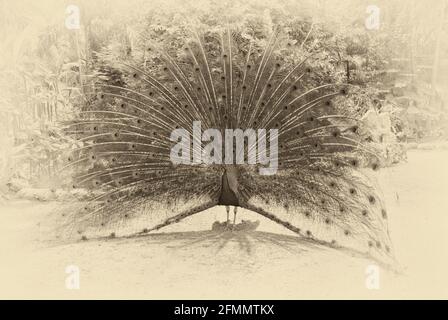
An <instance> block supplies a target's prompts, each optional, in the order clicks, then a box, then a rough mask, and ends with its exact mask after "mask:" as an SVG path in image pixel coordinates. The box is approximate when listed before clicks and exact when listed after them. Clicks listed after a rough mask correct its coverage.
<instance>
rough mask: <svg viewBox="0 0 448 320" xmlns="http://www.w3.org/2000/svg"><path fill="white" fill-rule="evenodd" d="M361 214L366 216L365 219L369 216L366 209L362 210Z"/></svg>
mask: <svg viewBox="0 0 448 320" xmlns="http://www.w3.org/2000/svg"><path fill="white" fill-rule="evenodd" d="M361 214H362V215H363V216H364V217H366V216H367V214H368V212H367V210H366V209H364V210H362V211H361Z"/></svg>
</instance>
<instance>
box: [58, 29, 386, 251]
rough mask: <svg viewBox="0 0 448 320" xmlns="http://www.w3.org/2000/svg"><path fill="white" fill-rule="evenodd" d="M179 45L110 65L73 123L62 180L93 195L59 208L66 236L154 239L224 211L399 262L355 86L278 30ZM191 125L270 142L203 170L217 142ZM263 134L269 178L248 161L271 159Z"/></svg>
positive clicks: (210, 35) (228, 32)
mask: <svg viewBox="0 0 448 320" xmlns="http://www.w3.org/2000/svg"><path fill="white" fill-rule="evenodd" d="M179 37H180V38H182V39H183V45H182V47H179V46H176V47H173V46H171V47H169V46H168V47H166V46H163V45H160V44H150V45H148V42H145V43H146V47H145V50H144V52H141V53H140V54H138V55H135V56H133V55H131V56H129V55H128V56H126V59H122V61H111V62H110V65H111V66H112V67H113V69H114V77H113V78H112V77H106V78H105V79H103V80H101V81H100V82H98V83H96V84H95V86H94V87H93V89H92V88H86V89H89V90H92V94H91V99H90V100H89V103H88V104H87V106H86V107H85V109H84V110H83V111H80V112H78V113H77V116H76V119H75V120H73V121H71V122H70V123H69V124H67V127H66V131H67V132H68V133H69V134H71V135H72V136H73V137H75V140H76V145H77V147H76V148H75V149H74V150H71V152H70V155H66V156H65V157H66V160H65V161H66V165H65V166H64V169H63V172H68V173H69V175H70V176H73V178H72V180H71V182H70V187H71V188H74V189H78V188H84V189H87V190H89V194H88V197H87V199H84V200H83V201H81V202H80V201H77V202H75V203H74V204H73V205H71V206H70V209H69V210H67V209H64V210H63V211H62V214H61V215H60V219H61V221H60V224H59V228H58V230H59V231H61V232H62V233H63V236H65V237H70V236H75V237H77V238H81V237H84V238H85V237H87V238H89V237H93V236H108V235H111V234H113V235H125V234H135V233H147V232H150V231H152V230H158V229H160V228H162V227H164V226H166V225H169V224H172V223H175V222H178V221H180V220H182V219H184V218H186V217H188V216H191V215H193V214H195V213H197V212H200V211H203V210H206V209H207V208H210V207H213V206H215V205H219V204H223V205H235V206H239V207H243V208H246V209H249V210H252V211H255V212H257V213H259V214H261V215H263V216H264V217H266V218H269V219H271V220H273V221H275V222H277V223H280V224H282V225H283V226H285V227H286V228H288V229H290V230H292V231H294V232H296V233H297V234H299V235H301V236H303V237H307V238H312V239H314V240H316V241H319V242H321V243H325V244H328V245H331V246H342V247H347V248H352V249H356V250H358V251H362V252H368V253H369V254H370V255H372V256H375V257H377V258H379V259H389V258H390V257H391V252H390V251H391V249H390V246H391V244H390V240H389V236H388V230H387V214H386V210H385V208H384V205H383V203H382V202H381V199H380V197H379V195H378V193H377V192H376V190H375V188H374V187H373V186H372V185H371V183H370V182H369V179H368V178H367V177H366V175H365V174H364V173H363V171H364V170H366V169H365V168H366V167H369V166H370V167H371V168H372V169H374V170H376V169H377V168H378V166H379V163H380V159H379V157H378V156H377V154H376V152H375V150H374V149H373V148H372V146H370V145H369V144H368V143H366V142H365V135H364V131H363V126H362V121H361V120H360V119H359V114H357V113H356V112H355V111H354V110H352V109H349V108H347V106H346V104H345V101H346V100H347V99H348V97H349V96H350V94H351V91H352V90H356V88H354V87H352V86H351V85H349V84H345V83H342V82H334V79H333V78H332V77H331V75H329V74H328V73H325V72H321V70H319V67H318V66H316V64H313V63H312V62H313V61H314V60H313V59H314V57H313V54H314V53H315V52H313V50H312V48H311V49H310V48H309V47H307V46H305V45H304V42H305V41H306V39H305V41H303V42H301V43H298V42H296V41H294V40H292V39H291V38H290V36H289V35H288V34H287V33H285V32H283V31H281V30H280V28H277V29H275V30H274V31H272V34H271V36H270V37H269V38H256V37H255V36H250V35H248V34H246V33H244V32H242V31H241V30H239V29H238V27H235V28H233V29H232V28H230V27H226V28H222V29H221V30H208V31H204V32H196V31H195V32H191V33H190V35H189V36H188V37H187V36H185V35H179ZM306 48H307V49H306ZM194 122H200V124H201V133H202V132H204V131H205V130H207V129H216V130H217V131H218V132H220V133H221V134H222V136H225V131H226V129H241V130H242V131H243V132H244V131H245V130H249V129H252V130H254V132H256V133H257V135H258V133H260V132H261V135H258V136H257V137H258V138H259V139H257V140H256V141H255V142H254V141H253V140H251V139H249V138H246V143H245V144H243V146H241V145H240V146H239V147H238V146H237V147H234V148H233V149H232V150H231V151H232V152H233V153H232V159H237V158H238V157H240V160H241V159H243V160H244V163H243V164H241V163H237V164H226V163H221V164H220V163H212V164H210V163H203V162H201V161H200V159H202V157H203V156H204V153H206V151H204V150H207V148H206V145H207V144H208V142H207V141H204V139H200V137H201V135H200V136H199V138H198V137H197V136H196V137H195V136H194V135H193V130H194V128H193V123H194ZM175 130H184V131H178V132H184V135H185V139H188V140H186V141H188V145H184V146H185V148H184V150H183V151H185V150H187V151H188V156H189V157H188V158H189V159H193V160H194V159H196V160H197V159H199V162H198V161H192V163H173V161H172V160H173V159H172V157H171V156H170V155H172V154H171V152H172V149H173V146H174V145H176V143H177V142H178V141H173V139H171V138H172V133H173V131H175ZM263 130H264V131H263ZM269 130H276V132H278V137H277V138H278V140H277V141H276V144H277V145H276V148H271V149H269V147H268V145H272V144H273V142H272V141H270V142H269V139H267V136H268V135H269V134H268V132H270V131H269ZM263 132H264V133H263ZM272 132H274V131H272ZM181 138H182V137H181ZM262 138H266V139H265V142H266V144H267V146H266V149H267V154H265V156H270V157H275V159H277V160H278V162H277V164H276V171H275V174H271V175H263V174H260V171H259V169H260V167H265V166H266V165H263V164H260V163H259V162H257V161H255V163H254V162H251V161H250V160H251V159H250V156H249V155H250V154H251V152H253V151H254V150H257V151H256V152H255V153H252V154H255V157H256V159H258V158H259V157H260V152H259V150H260V148H259V147H260V146H259V142H260V141H263V139H262ZM187 147H188V148H187ZM219 151H222V152H223V153H224V152H225V151H226V150H225V148H223V149H222V150H214V151H213V152H214V153H216V152H219ZM227 151H228V150H227ZM213 156H216V154H214V155H213ZM222 156H223V157H224V155H222ZM256 159H255V160H256ZM223 162H224V161H223Z"/></svg>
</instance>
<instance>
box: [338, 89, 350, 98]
mask: <svg viewBox="0 0 448 320" xmlns="http://www.w3.org/2000/svg"><path fill="white" fill-rule="evenodd" d="M339 93H340V94H342V95H343V96H346V95H347V94H348V90H347V88H342V89H341V90H340V91H339Z"/></svg>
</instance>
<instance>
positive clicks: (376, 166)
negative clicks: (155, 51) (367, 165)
mask: <svg viewBox="0 0 448 320" xmlns="http://www.w3.org/2000/svg"><path fill="white" fill-rule="evenodd" d="M372 169H373V170H374V171H376V170H378V169H379V165H378V163H374V164H372Z"/></svg>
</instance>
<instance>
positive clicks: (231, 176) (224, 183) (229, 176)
mask: <svg viewBox="0 0 448 320" xmlns="http://www.w3.org/2000/svg"><path fill="white" fill-rule="evenodd" d="M238 174H239V172H238V169H237V168H236V167H235V166H228V167H226V168H225V170H224V173H223V175H222V179H221V194H220V196H219V203H218V204H220V205H226V206H239V200H238V196H239V194H238Z"/></svg>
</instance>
